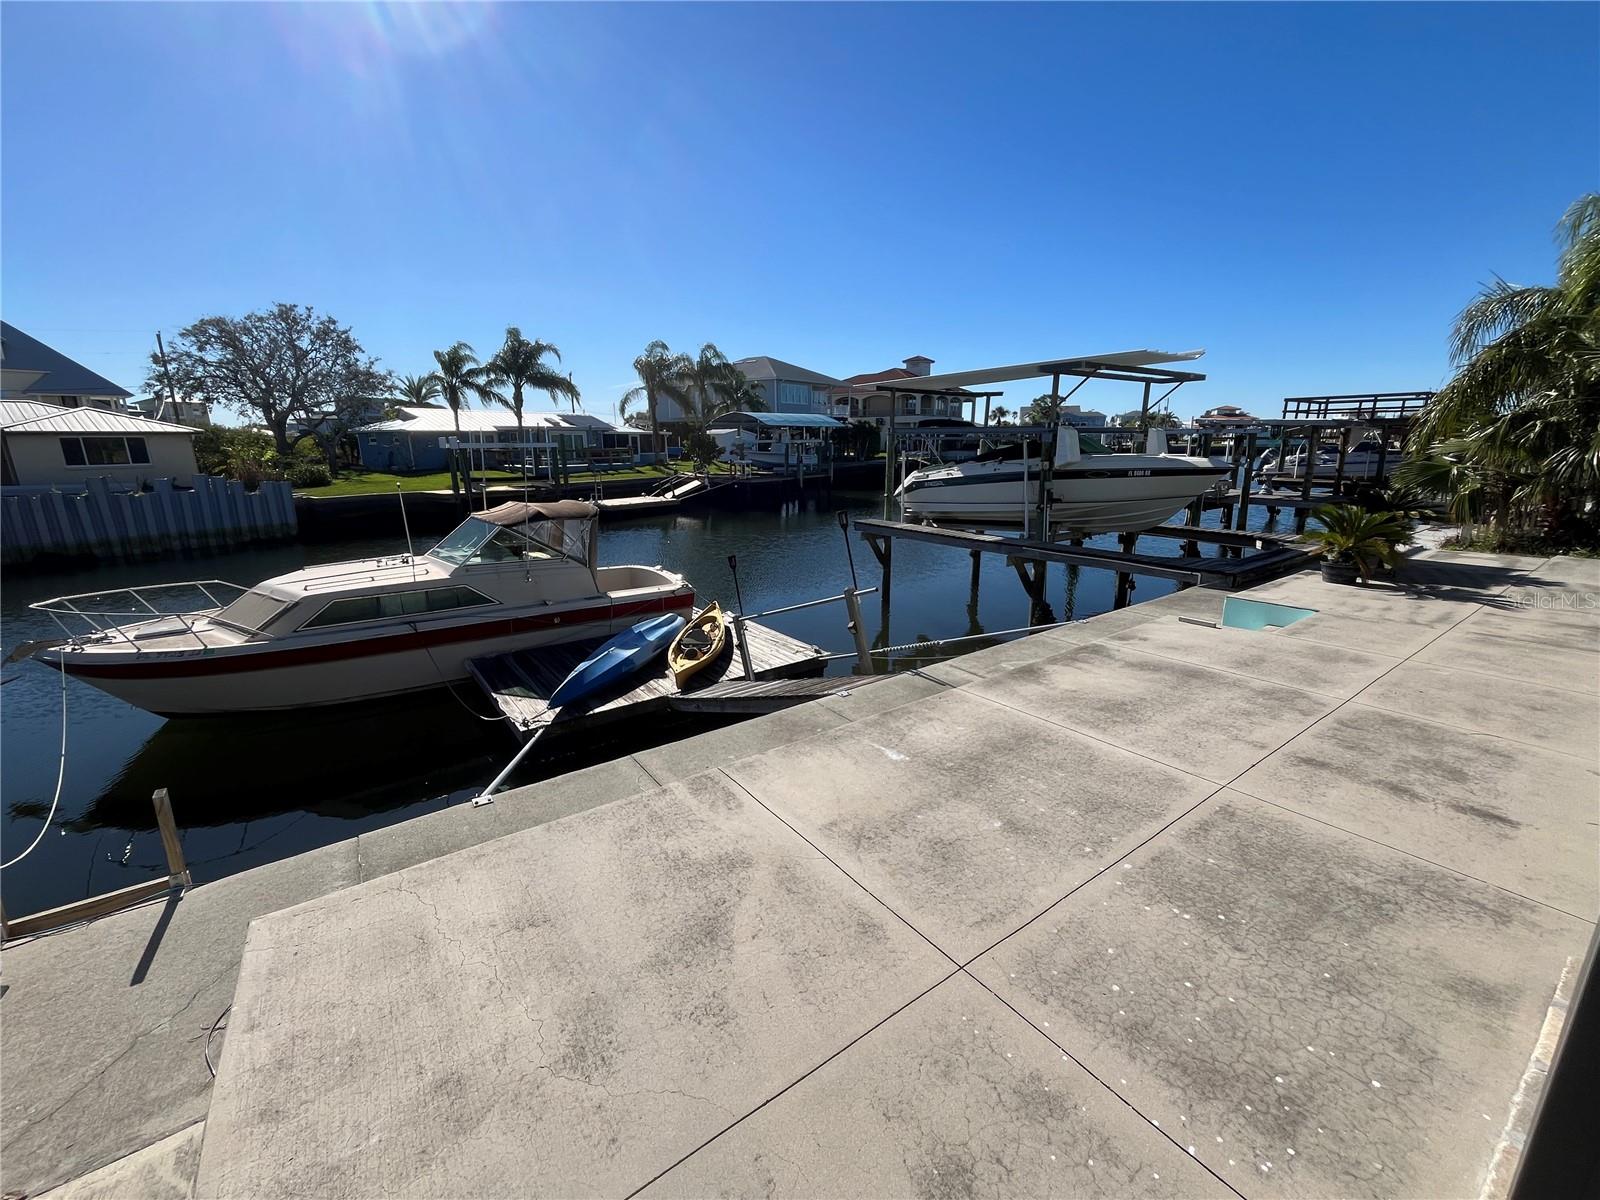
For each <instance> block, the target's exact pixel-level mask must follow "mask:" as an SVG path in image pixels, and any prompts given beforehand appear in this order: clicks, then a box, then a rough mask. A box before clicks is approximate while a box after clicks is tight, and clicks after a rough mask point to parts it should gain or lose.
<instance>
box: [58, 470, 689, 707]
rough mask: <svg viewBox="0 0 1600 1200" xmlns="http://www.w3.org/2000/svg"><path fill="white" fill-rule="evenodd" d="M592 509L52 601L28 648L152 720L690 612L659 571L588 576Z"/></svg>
mask: <svg viewBox="0 0 1600 1200" xmlns="http://www.w3.org/2000/svg"><path fill="white" fill-rule="evenodd" d="M597 516H598V513H597V510H596V509H595V507H594V505H592V504H587V503H583V502H581V501H575V500H563V501H559V502H557V503H551V504H535V503H509V504H502V505H500V506H499V507H497V508H492V509H488V510H486V511H484V512H481V513H475V514H473V515H472V516H470V517H468V518H467V519H466V520H465V521H463V522H462V523H461V524H460V525H459V526H457V527H456V529H455V530H454V531H453V532H451V533H450V535H449V536H447V537H446V538H445V539H444V540H443V541H441V542H440V543H439V544H438V545H436V546H434V547H433V549H432V550H429V551H428V552H427V553H425V554H417V555H412V554H401V555H393V556H390V557H387V558H373V559H361V560H358V561H354V562H342V563H331V564H328V565H325V566H318V567H307V568H305V569H304V570H300V571H294V572H291V573H290V574H287V575H279V576H277V577H275V578H273V579H268V580H265V581H264V582H262V583H258V584H256V585H255V586H254V587H252V588H243V587H239V586H237V585H235V584H227V583H222V582H220V581H217V580H204V581H200V582H190V583H177V584H165V585H161V586H160V587H155V588H126V589H121V590H118V591H113V592H106V593H87V594H81V595H77V596H62V597H58V598H57V599H54V600H46V601H41V602H40V603H37V604H34V605H32V606H31V607H33V608H36V609H39V610H41V611H43V612H47V613H49V614H50V615H51V616H53V617H55V618H56V620H57V621H58V622H59V623H60V624H61V625H62V627H63V630H64V631H65V632H66V633H67V635H68V637H67V639H66V640H65V641H63V642H60V643H57V644H55V645H52V646H49V647H48V648H43V649H40V650H38V651H36V652H35V653H34V657H35V658H36V659H38V660H39V661H40V662H42V663H44V664H45V665H47V666H50V667H52V668H56V669H61V670H65V671H66V673H67V674H68V675H71V676H73V677H74V678H77V679H82V680H83V681H84V682H85V683H89V684H92V685H94V686H95V687H97V688H100V689H101V690H102V691H105V692H108V693H110V694H111V695H113V696H116V697H117V698H118V699H121V700H125V701H127V702H128V703H129V704H132V705H135V706H137V707H139V708H143V709H146V710H148V711H150V712H154V713H159V714H161V715H162V716H202V715H219V714H226V713H248V712H270V711H275V710H284V709H297V708H308V707H314V706H319V705H328V704H346V703H350V702H352V701H361V700H373V699H377V698H379V697H384V696H397V695H403V694H405V693H408V692H418V691H423V690H426V689H429V688H436V687H441V686H445V685H448V684H452V683H455V682H457V681H460V680H464V679H465V678H466V677H467V666H466V664H467V663H468V662H469V661H470V660H471V659H474V658H478V657H481V656H483V655H488V654H498V653H501V652H504V651H508V650H522V649H527V648H529V647H538V646H544V645H556V644H559V643H562V642H576V641H586V640H590V639H596V638H606V637H609V636H611V635H612V634H614V633H617V632H620V631H621V630H623V629H627V628H628V627H630V626H632V625H634V624H636V623H637V622H638V621H639V620H640V619H641V618H643V617H646V616H649V615H651V614H653V613H669V612H682V613H685V614H687V613H688V612H690V611H692V610H693V608H694V589H693V588H692V587H691V586H690V585H689V583H688V581H687V580H685V579H684V578H683V576H681V575H678V574H676V573H675V572H672V571H668V570H666V569H664V568H662V567H659V566H656V567H645V566H615V567H602V566H599V565H598V564H597V563H596V561H595V557H596V549H597V542H598V535H597V528H596V526H597Z"/></svg>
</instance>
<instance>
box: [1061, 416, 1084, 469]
mask: <svg viewBox="0 0 1600 1200" xmlns="http://www.w3.org/2000/svg"><path fill="white" fill-rule="evenodd" d="M1082 457H1083V450H1082V449H1081V448H1080V447H1079V445H1078V431H1077V430H1076V429H1074V428H1073V427H1072V426H1071V425H1058V426H1056V455H1055V465H1056V466H1058V467H1064V466H1066V465H1067V464H1068V463H1075V462H1077V461H1078V460H1079V459H1080V458H1082Z"/></svg>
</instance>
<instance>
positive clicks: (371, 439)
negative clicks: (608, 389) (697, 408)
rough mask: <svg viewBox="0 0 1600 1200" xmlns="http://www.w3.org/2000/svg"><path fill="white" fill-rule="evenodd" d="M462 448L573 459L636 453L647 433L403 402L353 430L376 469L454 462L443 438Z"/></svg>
mask: <svg viewBox="0 0 1600 1200" xmlns="http://www.w3.org/2000/svg"><path fill="white" fill-rule="evenodd" d="M458 418H459V423H460V429H461V444H462V446H463V448H467V449H471V448H473V447H482V448H484V450H483V452H484V454H485V455H486V456H487V461H488V463H490V464H491V465H492V464H497V463H500V462H508V461H512V460H514V459H516V458H517V457H518V455H517V446H518V445H519V444H520V445H522V446H526V447H527V448H528V449H529V450H548V449H552V448H554V447H557V446H559V447H560V449H561V451H562V452H563V453H564V454H565V455H566V456H567V458H568V459H583V458H596V457H609V458H617V457H624V458H627V459H628V460H629V461H632V460H633V459H634V458H636V457H637V453H638V445H639V441H640V439H641V438H642V437H644V436H645V435H644V434H641V433H640V432H639V431H637V430H630V429H618V428H617V427H616V426H614V425H612V424H610V423H609V422H607V421H604V420H602V419H601V418H599V417H595V416H591V415H590V414H588V413H562V412H524V413H523V414H522V428H521V430H520V431H519V430H518V428H517V419H516V417H515V416H513V415H512V414H511V412H510V411H509V410H505V409H494V410H486V409H475V408H474V409H466V408H464V409H462V410H461V412H460V413H459V414H453V413H451V411H450V410H449V409H448V408H434V407H432V406H420V405H410V404H405V405H401V406H399V407H398V408H396V409H395V410H394V415H393V416H392V417H389V418H387V419H385V420H382V421H374V422H372V423H370V424H366V425H362V426H360V427H358V428H357V429H355V430H354V431H353V432H354V433H355V435H356V444H357V446H358V448H359V450H360V455H361V465H362V466H364V467H367V468H368V469H369V470H374V471H399V472H411V471H417V472H428V471H442V470H444V469H445V468H446V467H447V466H448V465H449V460H448V457H447V451H446V449H445V447H444V445H443V440H444V439H446V438H452V437H454V436H455V435H456V428H457V420H458Z"/></svg>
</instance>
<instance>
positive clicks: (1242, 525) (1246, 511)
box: [1234, 433, 1256, 530]
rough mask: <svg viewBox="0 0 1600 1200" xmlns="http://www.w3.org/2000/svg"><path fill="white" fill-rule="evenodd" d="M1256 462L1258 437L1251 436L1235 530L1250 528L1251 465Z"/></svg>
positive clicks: (1246, 452) (1245, 456)
mask: <svg viewBox="0 0 1600 1200" xmlns="http://www.w3.org/2000/svg"><path fill="white" fill-rule="evenodd" d="M1255 460H1256V435H1255V434H1253V433H1252V434H1250V435H1249V436H1248V437H1247V438H1246V439H1245V448H1244V476H1243V478H1242V480H1241V481H1240V483H1239V520H1238V523H1237V524H1235V525H1234V528H1235V529H1239V530H1244V529H1249V528H1250V464H1251V463H1253V462H1255Z"/></svg>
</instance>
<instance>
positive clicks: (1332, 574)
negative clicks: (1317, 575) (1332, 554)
mask: <svg viewBox="0 0 1600 1200" xmlns="http://www.w3.org/2000/svg"><path fill="white" fill-rule="evenodd" d="M1357 578H1358V575H1357V572H1356V564H1355V563H1353V562H1341V561H1339V560H1338V559H1323V561H1322V582H1323V583H1354V582H1355V581H1356V579H1357Z"/></svg>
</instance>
